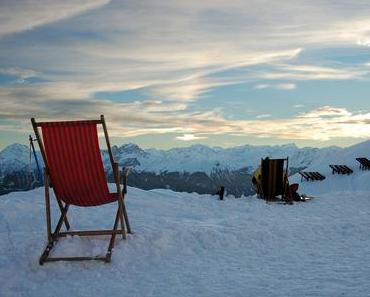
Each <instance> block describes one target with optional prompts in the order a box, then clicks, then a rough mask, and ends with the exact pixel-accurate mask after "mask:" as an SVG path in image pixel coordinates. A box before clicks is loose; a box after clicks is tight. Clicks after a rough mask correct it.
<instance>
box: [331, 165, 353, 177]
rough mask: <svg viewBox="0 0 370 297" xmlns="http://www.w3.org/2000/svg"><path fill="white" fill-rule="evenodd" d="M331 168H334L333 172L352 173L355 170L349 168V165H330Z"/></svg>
mask: <svg viewBox="0 0 370 297" xmlns="http://www.w3.org/2000/svg"><path fill="white" fill-rule="evenodd" d="M329 166H330V168H331V169H332V170H333V171H332V173H333V174H335V173H338V174H348V175H350V174H352V173H353V170H352V169H351V168H349V167H348V166H347V165H329Z"/></svg>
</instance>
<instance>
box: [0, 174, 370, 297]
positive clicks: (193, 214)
mask: <svg viewBox="0 0 370 297" xmlns="http://www.w3.org/2000/svg"><path fill="white" fill-rule="evenodd" d="M363 174H366V173H363ZM359 176H360V175H359ZM364 176H365V175H364ZM341 178H342V177H332V179H331V182H332V183H339V182H342V180H341ZM345 178H348V177H346V176H345V177H343V179H345ZM126 205H127V210H128V214H129V217H130V222H131V225H132V228H133V231H134V232H135V234H133V235H128V237H127V239H126V240H122V239H120V238H119V239H118V238H117V242H116V247H115V249H114V252H113V257H112V263H110V264H104V263H101V262H76V263H70V262H69V263H68V262H58V263H46V264H44V265H43V266H39V264H38V258H39V256H40V254H41V252H42V250H43V248H44V245H45V240H46V234H45V233H46V231H45V229H46V227H45V222H44V221H45V214H44V198H43V189H41V188H40V189H36V190H33V191H29V192H16V193H11V194H8V195H5V196H2V197H0V238H1V240H0V251H1V254H0V296H2V297H7V296H140V297H145V296H171V297H172V296H180V297H182V296H212V297H215V296H356V297H362V296H369V292H370V282H369V279H370V265H369V263H370V253H369V246H370V237H369V230H370V191H358V190H351V191H340V192H332V191H331V192H327V193H325V194H321V195H318V196H317V197H316V198H315V199H313V200H312V201H310V202H304V203H303V202H302V203H295V204H294V205H283V204H276V203H271V204H267V203H265V202H264V201H262V200H259V199H256V198H255V197H243V198H240V199H234V198H230V197H227V198H226V200H224V201H219V200H217V199H216V197H215V196H210V195H198V194H188V193H176V192H172V191H170V190H151V191H143V190H139V189H135V188H129V190H128V195H127V199H126ZM53 209H54V210H55V211H56V207H55V204H53ZM115 210H116V205H115V204H110V205H105V206H102V207H97V208H78V207H72V208H71V213H70V214H69V220H70V222H71V225H72V227H75V228H100V227H102V228H108V227H110V226H111V225H112V224H113V220H114V214H115ZM54 214H55V213H54ZM54 217H55V216H54ZM107 245H108V238H107V237H103V238H79V237H69V238H67V239H64V240H63V239H62V240H61V241H60V242H59V243H58V244H57V246H56V254H58V255H69V254H74V255H82V254H83V255H96V254H99V253H102V252H104V251H105V249H106V247H107Z"/></svg>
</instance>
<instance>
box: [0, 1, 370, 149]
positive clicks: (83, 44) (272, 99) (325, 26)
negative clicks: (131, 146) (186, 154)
mask: <svg viewBox="0 0 370 297" xmlns="http://www.w3.org/2000/svg"><path fill="white" fill-rule="evenodd" d="M369 15H370V1H368V0H353V1H349V0H348V1H344V0H335V1H334V0H325V1H324V0H309V1H306V0H296V1H276V0H258V1H257V0H243V1H241V0H240V1H238V0H235V1H234V0H227V1H226V0H212V1H208V0H203V1H199V0H197V1H192V0H189V1H183V0H174V1H155V0H153V1H151V0H148V1H137V0H135V1H123V0H121V1H118V0H117V1H114V0H112V1H109V0H88V1H87V0H73V1H67V0H66V1H51V0H37V1H36V0H27V1H26V0H17V1H13V0H10V1H7V0H1V1H0V149H1V148H3V147H5V146H7V145H8V144H11V143H14V142H20V143H27V137H28V134H30V133H31V132H32V127H31V124H30V118H31V117H35V118H36V120H43V121H44V120H45V121H46V120H71V119H97V118H99V116H100V114H104V115H105V118H106V121H107V126H108V129H109V134H110V136H111V142H112V143H114V144H122V143H128V142H133V143H136V144H138V145H140V146H142V147H144V148H149V147H155V148H171V147H179V146H188V145H192V144H196V143H201V144H205V145H210V146H221V147H230V146H237V145H244V144H254V145H275V144H284V143H295V144H297V145H298V146H313V147H324V146H330V145H337V146H348V145H351V144H355V143H358V142H361V141H364V140H367V139H369V136H370V82H369V80H370V18H369Z"/></svg>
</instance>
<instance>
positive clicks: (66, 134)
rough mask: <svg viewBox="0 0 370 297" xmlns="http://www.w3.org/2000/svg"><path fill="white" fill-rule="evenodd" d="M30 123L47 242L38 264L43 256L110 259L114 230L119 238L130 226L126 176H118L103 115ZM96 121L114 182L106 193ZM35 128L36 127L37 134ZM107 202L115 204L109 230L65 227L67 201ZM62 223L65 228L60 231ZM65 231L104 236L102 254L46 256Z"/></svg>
mask: <svg viewBox="0 0 370 297" xmlns="http://www.w3.org/2000/svg"><path fill="white" fill-rule="evenodd" d="M31 122H32V126H33V129H34V132H35V135H36V138H37V142H38V144H39V146H40V150H41V154H42V157H43V159H44V164H45V169H44V186H45V206H46V226H47V236H48V244H47V246H46V248H45V250H44V252H43V254H42V255H41V257H40V260H39V263H40V265H42V264H44V262H48V261H81V260H100V261H104V262H110V261H111V257H112V249H113V247H114V243H115V238H116V235H117V234H121V235H122V238H123V239H125V238H126V229H127V233H131V228H130V224H129V220H128V216H127V212H126V208H125V204H124V193H122V191H121V183H124V184H127V175H123V174H122V175H121V173H120V170H119V168H118V163H116V162H114V159H113V154H112V150H111V146H110V142H109V138H108V131H107V127H106V124H105V120H104V116H103V115H101V116H100V119H99V120H89V121H64V122H36V121H35V119H34V118H32V119H31ZM97 125H102V128H103V131H104V136H105V140H106V145H107V148H108V153H109V158H110V161H111V165H112V169H113V173H114V181H115V184H116V192H115V193H110V192H109V189H108V185H107V180H106V176H105V173H104V167H103V161H102V158H101V152H100V148H99V140H98V130H97ZM39 128H41V131H42V137H41V135H40V133H39ZM121 178H122V180H121ZM50 182H52V183H53V190H54V193H55V197H56V200H57V203H58V207H59V210H60V212H61V216H60V218H59V220H58V223H57V224H56V227H55V229H54V231H53V230H52V223H51V222H52V220H51V209H50V194H49V185H50ZM124 188H126V185H125V186H124ZM111 202H115V203H117V214H116V216H115V220H114V224H113V228H112V229H108V230H89V231H70V230H69V229H70V225H69V221H68V219H67V212H68V209H69V207H70V206H71V205H77V206H82V207H87V206H98V205H102V204H107V203H111ZM112 223H113V222H112ZM63 225H65V227H66V231H61V229H62V227H63ZM67 235H79V236H95V235H110V242H109V246H108V249H107V253H106V255H105V256H96V257H49V254H50V252H51V250H52V249H53V247H54V246H55V244H56V243H57V242H58V240H60V238H62V237H66V236H67Z"/></svg>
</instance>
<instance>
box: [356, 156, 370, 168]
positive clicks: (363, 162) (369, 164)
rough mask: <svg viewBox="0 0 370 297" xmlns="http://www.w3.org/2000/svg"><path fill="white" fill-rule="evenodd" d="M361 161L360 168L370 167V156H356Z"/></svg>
mask: <svg viewBox="0 0 370 297" xmlns="http://www.w3.org/2000/svg"><path fill="white" fill-rule="evenodd" d="M356 160H357V161H358V162H359V163H360V170H369V169H370V160H369V159H368V158H356Z"/></svg>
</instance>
